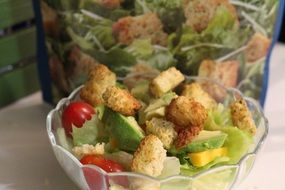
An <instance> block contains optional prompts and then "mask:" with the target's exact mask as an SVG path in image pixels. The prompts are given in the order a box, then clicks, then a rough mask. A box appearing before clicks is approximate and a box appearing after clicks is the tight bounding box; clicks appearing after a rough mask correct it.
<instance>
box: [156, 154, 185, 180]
mask: <svg viewBox="0 0 285 190" xmlns="http://www.w3.org/2000/svg"><path fill="white" fill-rule="evenodd" d="M179 174H180V162H179V159H178V158H176V157H166V159H165V160H164V162H163V170H162V172H161V174H160V176H158V178H160V179H163V178H166V177H169V176H174V175H179Z"/></svg>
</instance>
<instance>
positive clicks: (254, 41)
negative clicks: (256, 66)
mask: <svg viewBox="0 0 285 190" xmlns="http://www.w3.org/2000/svg"><path fill="white" fill-rule="evenodd" d="M270 44H271V40H270V39H268V38H267V37H266V36H264V35H262V34H260V33H255V34H254V35H253V36H252V38H251V40H250V41H249V42H248V44H247V49H246V51H245V58H246V61H248V62H254V61H257V60H258V59H260V58H262V57H265V56H266V55H267V53H268V49H269V47H270Z"/></svg>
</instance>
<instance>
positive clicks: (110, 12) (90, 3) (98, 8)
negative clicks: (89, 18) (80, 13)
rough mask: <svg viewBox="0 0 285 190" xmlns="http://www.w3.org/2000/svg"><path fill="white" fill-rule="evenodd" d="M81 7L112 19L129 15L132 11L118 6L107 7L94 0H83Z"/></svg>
mask: <svg viewBox="0 0 285 190" xmlns="http://www.w3.org/2000/svg"><path fill="white" fill-rule="evenodd" d="M80 9H84V10H88V11H90V12H93V13H96V14H98V15H99V16H101V17H105V18H108V19H110V20H113V21H116V20H118V19H119V18H122V17H125V16H129V15H130V11H128V10H124V9H121V8H120V7H118V8H112V9H111V8H107V7H104V6H102V5H100V4H98V3H97V2H96V1H94V0H81V3H80Z"/></svg>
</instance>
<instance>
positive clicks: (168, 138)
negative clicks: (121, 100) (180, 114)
mask: <svg viewBox="0 0 285 190" xmlns="http://www.w3.org/2000/svg"><path fill="white" fill-rule="evenodd" d="M174 127H175V126H174V124H173V123H171V122H169V121H166V120H164V119H161V118H155V117H153V118H152V119H151V120H150V121H146V134H153V135H155V136H157V137H158V138H159V139H160V140H161V142H162V143H163V147H164V148H166V149H169V148H170V146H171V145H172V143H173V142H174V140H175V139H176V137H177V133H176V131H175V130H174Z"/></svg>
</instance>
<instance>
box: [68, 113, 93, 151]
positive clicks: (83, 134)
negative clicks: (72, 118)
mask: <svg viewBox="0 0 285 190" xmlns="http://www.w3.org/2000/svg"><path fill="white" fill-rule="evenodd" d="M96 121H97V117H96V116H93V117H92V119H91V120H89V121H86V122H85V123H84V124H83V126H82V127H80V128H77V127H75V126H72V137H73V144H74V146H81V145H83V144H92V145H95V144H96V143H97V135H98V128H97V122H96Z"/></svg>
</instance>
